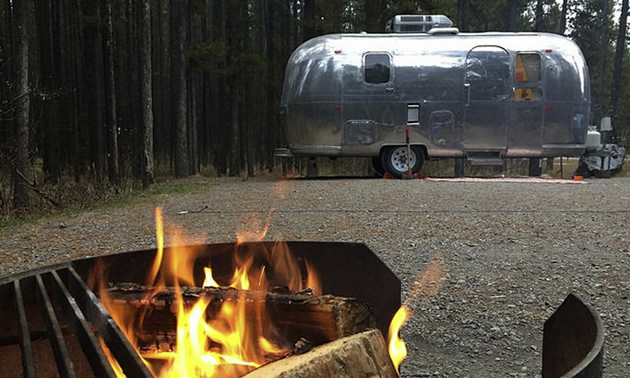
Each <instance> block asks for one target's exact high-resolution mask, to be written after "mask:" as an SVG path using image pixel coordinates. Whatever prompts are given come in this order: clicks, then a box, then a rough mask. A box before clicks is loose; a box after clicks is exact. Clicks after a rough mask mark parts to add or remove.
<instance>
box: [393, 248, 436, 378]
mask: <svg viewBox="0 0 630 378" xmlns="http://www.w3.org/2000/svg"><path fill="white" fill-rule="evenodd" d="M445 277H446V275H445V273H444V258H443V257H442V255H441V254H439V253H438V254H437V255H436V256H435V257H434V258H433V260H432V261H431V263H430V264H429V265H428V266H427V267H426V268H425V269H424V271H422V272H421V273H419V274H418V275H417V276H416V279H415V280H414V283H413V284H412V287H411V292H410V293H409V295H408V296H407V298H406V299H405V302H404V303H403V304H402V306H400V308H399V309H398V311H396V314H394V317H393V318H392V321H391V322H390V324H389V331H388V333H387V343H388V345H389V356H390V358H391V360H392V362H393V363H394V367H395V368H396V371H397V372H398V373H399V374H400V370H399V369H400V364H401V363H402V362H403V360H404V359H405V358H406V357H407V347H406V345H405V341H404V340H403V339H401V338H400V329H401V328H402V326H403V325H404V324H405V322H406V321H407V320H408V319H409V318H410V317H411V310H410V309H409V303H411V302H413V301H414V300H416V299H417V298H418V297H421V298H423V299H425V300H426V299H430V298H433V297H434V296H436V295H437V294H438V293H439V292H440V289H441V288H442V285H443V284H444V280H445Z"/></svg>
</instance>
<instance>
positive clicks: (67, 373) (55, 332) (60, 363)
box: [35, 274, 76, 378]
mask: <svg viewBox="0 0 630 378" xmlns="http://www.w3.org/2000/svg"><path fill="white" fill-rule="evenodd" d="M35 279H36V281H37V288H38V292H39V298H40V299H41V305H42V311H43V315H44V321H45V322H46V327H47V328H48V339H49V340H50V343H51V344H52V350H53V354H54V356H55V360H56V361H57V368H58V369H59V373H60V374H61V376H63V377H69V378H72V377H76V374H75V373H74V367H73V366H72V359H71V358H70V353H69V352H68V348H67V346H66V343H65V341H64V339H63V333H62V332H61V327H60V326H59V322H58V321H57V316H56V315H55V311H54V310H53V306H52V303H50V297H49V296H48V293H47V292H46V287H45V286H44V281H43V280H42V276H41V275H39V274H38V275H36V276H35Z"/></svg>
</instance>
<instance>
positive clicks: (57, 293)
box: [0, 265, 153, 377]
mask: <svg viewBox="0 0 630 378" xmlns="http://www.w3.org/2000/svg"><path fill="white" fill-rule="evenodd" d="M0 290H1V291H0V297H1V298H2V307H3V308H2V313H3V314H4V316H3V317H4V319H5V322H4V324H3V325H2V326H1V328H2V336H1V337H0V350H2V353H1V354H0V355H1V356H2V357H0V361H2V363H3V366H5V369H6V370H5V371H11V372H13V373H14V374H16V375H19V374H20V370H21V375H22V376H24V377H36V376H54V374H53V373H52V372H51V371H50V370H51V368H52V367H53V366H51V365H53V364H54V365H56V367H57V371H58V373H59V375H60V376H63V377H84V376H90V375H92V376H95V377H116V374H115V372H114V370H113V368H112V367H111V365H110V363H109V362H108V359H107V356H106V355H105V352H104V350H103V348H102V347H101V345H100V342H99V340H98V336H101V337H102V338H103V339H104V341H105V343H106V345H107V346H108V348H109V349H110V350H111V351H112V353H113V355H114V356H115V358H116V360H117V361H118V363H119V364H120V365H121V367H122V368H123V370H124V371H125V372H129V374H128V375H129V376H133V377H152V376H153V375H152V374H151V373H150V372H149V370H148V369H147V368H146V366H145V365H144V363H142V361H141V360H140V358H139V357H138V354H137V352H136V351H135V349H134V348H133V346H132V345H131V344H130V343H129V342H128V341H127V339H126V337H125V336H124V335H123V333H122V331H121V330H120V328H118V325H117V324H116V323H115V322H114V320H113V319H112V318H111V316H110V315H109V314H108V312H107V311H106V310H105V308H104V307H103V306H102V305H101V303H100V301H99V299H98V298H97V296H96V295H95V294H94V293H93V292H92V291H91V290H90V289H89V288H88V286H87V284H86V282H85V281H84V280H83V278H81V276H80V275H79V274H78V273H77V272H76V270H75V269H74V268H73V267H72V266H71V265H69V266H64V267H59V268H57V269H54V270H50V271H46V272H40V273H36V274H34V275H32V276H27V277H23V278H16V279H13V280H12V281H11V282H10V283H8V284H5V285H2V287H1V288H0ZM15 329H17V335H15V334H14V333H13V332H12V330H15ZM18 348H19V350H18ZM51 355H52V359H51ZM17 356H19V361H17V360H18V357H17ZM53 370H54V369H53Z"/></svg>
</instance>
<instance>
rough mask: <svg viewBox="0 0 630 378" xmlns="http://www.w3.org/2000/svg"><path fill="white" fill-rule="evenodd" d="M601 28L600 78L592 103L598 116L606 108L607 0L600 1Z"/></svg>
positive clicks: (603, 114)
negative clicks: (594, 102)
mask: <svg viewBox="0 0 630 378" xmlns="http://www.w3.org/2000/svg"><path fill="white" fill-rule="evenodd" d="M602 5H603V6H602V16H601V20H602V29H601V33H600V38H601V40H600V45H599V46H600V50H599V73H600V79H599V83H598V86H597V93H596V94H595V96H594V97H595V98H596V99H597V103H596V104H594V105H595V106H594V108H595V112H594V113H595V114H596V115H598V116H599V117H600V118H601V117H603V116H605V115H606V113H607V111H608V109H606V106H605V97H606V95H605V94H604V93H605V87H606V80H604V78H605V77H606V56H607V55H608V42H609V39H608V16H609V15H610V9H609V3H608V0H604V1H603V2H602Z"/></svg>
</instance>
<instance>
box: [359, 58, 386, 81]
mask: <svg viewBox="0 0 630 378" xmlns="http://www.w3.org/2000/svg"><path fill="white" fill-rule="evenodd" d="M391 66H392V64H391V58H390V56H389V55H388V54H366V55H365V63H364V67H365V72H364V75H365V76H364V77H365V82H366V83H371V84H382V83H387V82H389V80H390V72H391Z"/></svg>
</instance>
